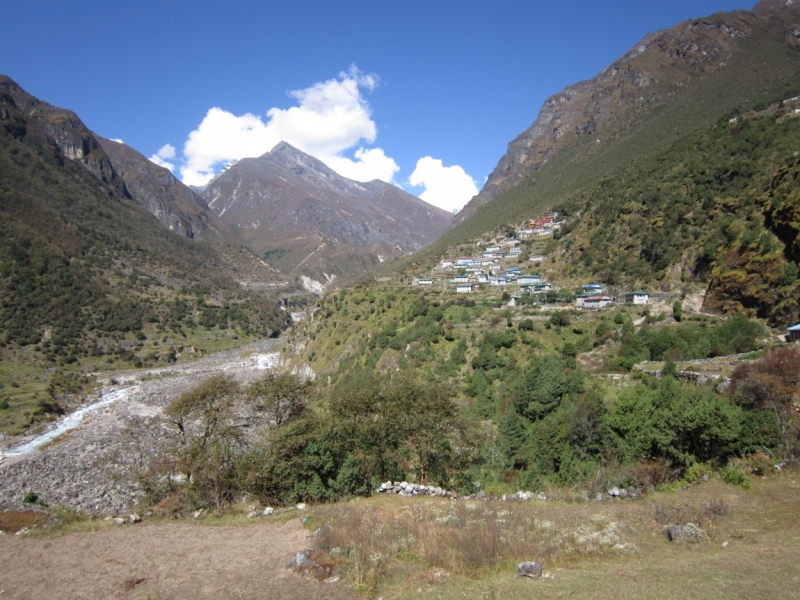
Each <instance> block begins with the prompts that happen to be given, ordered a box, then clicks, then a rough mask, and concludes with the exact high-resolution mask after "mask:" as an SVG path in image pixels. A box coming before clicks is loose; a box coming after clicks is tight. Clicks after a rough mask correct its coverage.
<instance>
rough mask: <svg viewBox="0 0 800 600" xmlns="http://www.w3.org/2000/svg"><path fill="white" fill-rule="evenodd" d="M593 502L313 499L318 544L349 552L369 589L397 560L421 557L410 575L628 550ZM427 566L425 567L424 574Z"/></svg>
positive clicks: (471, 572)
mask: <svg viewBox="0 0 800 600" xmlns="http://www.w3.org/2000/svg"><path fill="white" fill-rule="evenodd" d="M596 509H597V505H591V504H584V505H575V504H562V503H556V502H549V503H545V502H542V501H533V502H531V503H526V504H523V503H511V502H498V501H450V500H444V499H440V498H425V499H423V498H416V499H404V498H400V497H384V498H379V499H373V500H369V501H354V502H350V503H346V504H336V505H328V506H321V507H318V508H317V509H316V510H315V512H314V519H315V523H324V524H325V525H326V526H325V527H323V528H321V529H320V533H319V535H318V536H317V538H318V540H317V543H318V546H319V547H320V548H322V549H323V550H325V551H327V552H329V553H331V554H333V555H337V556H343V557H346V558H348V559H350V573H349V576H350V580H351V583H352V584H353V585H354V587H355V588H356V589H357V590H359V591H366V592H369V591H370V590H373V589H375V588H376V586H377V585H378V584H379V583H380V581H381V580H383V579H385V578H390V577H392V576H393V571H395V569H396V567H397V566H398V564H399V563H403V562H406V563H411V564H415V565H421V566H422V567H423V569H425V570H426V571H423V573H422V574H421V575H420V574H418V575H415V576H412V577H411V580H415V579H419V578H420V577H421V578H422V579H423V580H428V579H430V578H431V577H433V578H435V579H437V580H442V579H443V578H444V577H446V575H445V574H444V573H443V571H444V572H445V573H453V574H457V575H461V576H465V577H470V578H474V577H482V576H486V575H487V574H490V573H492V572H497V571H500V570H507V569H508V568H509V567H510V566H511V565H515V564H516V563H517V562H519V561H521V560H531V559H532V558H533V559H535V560H537V561H539V562H541V563H543V564H545V565H548V564H550V565H552V564H556V563H559V562H561V561H569V560H571V559H572V557H581V556H588V555H602V554H606V553H627V552H635V551H636V550H637V548H636V546H635V545H634V544H632V543H630V542H629V541H626V539H625V537H626V536H625V530H626V528H627V526H626V525H625V524H624V523H623V522H621V521H618V520H614V519H612V518H610V517H609V516H607V515H604V514H602V513H599V512H597V511H596ZM426 572H427V574H426Z"/></svg>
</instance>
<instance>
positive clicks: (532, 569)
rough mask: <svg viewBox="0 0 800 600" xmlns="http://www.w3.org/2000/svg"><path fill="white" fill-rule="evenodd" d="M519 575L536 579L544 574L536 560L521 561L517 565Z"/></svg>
mask: <svg viewBox="0 0 800 600" xmlns="http://www.w3.org/2000/svg"><path fill="white" fill-rule="evenodd" d="M517 576H519V577H530V578H531V579H536V578H537V577H541V576H542V567H541V565H539V563H535V562H521V563H519V565H517Z"/></svg>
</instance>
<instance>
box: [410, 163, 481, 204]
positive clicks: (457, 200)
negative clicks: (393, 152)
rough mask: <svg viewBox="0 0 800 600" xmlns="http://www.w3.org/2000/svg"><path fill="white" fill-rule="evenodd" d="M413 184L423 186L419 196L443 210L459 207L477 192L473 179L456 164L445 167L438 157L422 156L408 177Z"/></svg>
mask: <svg viewBox="0 0 800 600" xmlns="http://www.w3.org/2000/svg"><path fill="white" fill-rule="evenodd" d="M408 183H409V184H410V185H413V186H420V185H421V186H423V187H424V188H425V191H424V192H422V193H421V194H420V195H419V197H420V198H422V199H423V200H425V202H429V203H430V204H433V205H434V206H438V207H439V208H443V209H444V210H450V211H452V210H454V209H460V208H461V207H462V206H464V205H465V204H466V203H467V202H469V200H470V199H471V198H472V197H473V196H474V195H476V194H477V193H478V186H477V185H476V183H475V180H474V179H472V177H470V176H469V175H467V173H466V172H465V171H464V169H462V168H461V167H460V166H458V165H453V166H452V167H445V166H444V165H443V164H442V161H441V160H439V159H438V158H432V157H430V156H424V157H422V158H420V159H419V160H418V161H417V167H416V168H415V169H414V172H413V173H411V176H410V177H409V178H408Z"/></svg>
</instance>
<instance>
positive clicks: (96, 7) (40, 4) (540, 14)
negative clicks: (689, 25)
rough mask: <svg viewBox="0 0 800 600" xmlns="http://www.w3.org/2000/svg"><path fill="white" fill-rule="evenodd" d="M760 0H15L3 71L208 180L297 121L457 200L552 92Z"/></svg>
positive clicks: (325, 141)
mask: <svg viewBox="0 0 800 600" xmlns="http://www.w3.org/2000/svg"><path fill="white" fill-rule="evenodd" d="M753 2H754V0H750V1H748V2H743V1H741V0H738V1H737V0H672V1H670V2H663V1H659V2H656V1H650V0H610V1H608V2H603V3H598V2H596V1H595V2H591V1H584V0H574V1H570V0H565V1H562V2H539V1H533V0H530V1H527V2H525V1H520V0H516V1H510V0H494V1H492V2H488V1H481V2H478V1H470V0H461V1H460V2H456V1H450V0H440V1H435V0H434V1H432V0H427V1H424V2H423V1H416V0H406V1H405V2H396V1H395V2H383V1H375V0H372V1H369V2H366V1H349V2H348V1H345V2H322V1H318V0H314V1H311V0H306V1H303V0H293V1H283V0H280V1H272V2H264V1H263V0H262V1H261V2H250V1H235V0H234V1H229V2H225V3H223V2H208V1H205V0H193V1H192V2H188V1H182V0H180V1H172V2H152V1H149V0H139V1H137V2H130V1H128V0H115V1H108V0H103V1H102V2H100V1H96V0H80V1H75V0H67V1H64V0H61V1H59V2H56V1H50V0H28V1H22V0H11V1H10V3H6V5H5V6H4V9H3V21H4V25H5V26H4V28H3V29H4V34H3V36H2V37H0V72H2V73H5V74H6V75H9V76H10V77H12V78H13V79H14V80H16V81H17V82H18V83H19V84H20V85H21V86H22V87H23V88H25V89H26V90H27V91H28V92H30V93H31V94H33V95H35V96H37V97H39V98H41V99H43V100H46V101H48V102H50V103H51V104H54V105H56V106H61V107H64V108H70V109H72V110H74V111H75V112H76V113H78V115H79V116H80V117H81V118H82V119H83V121H84V122H85V123H86V124H87V125H88V126H89V127H90V128H91V129H92V130H93V131H95V132H96V133H98V134H100V135H103V136H106V137H110V138H117V139H122V140H123V141H124V142H125V143H126V144H128V145H130V146H132V147H133V148H135V149H136V150H138V151H139V152H141V153H142V154H144V155H146V156H148V157H150V156H154V155H156V154H157V153H158V152H159V150H161V156H160V157H156V156H154V160H156V161H161V162H162V163H164V164H168V165H171V166H172V168H173V172H174V173H175V174H176V175H177V176H179V177H182V178H183V179H184V180H186V181H189V182H192V183H199V182H202V181H203V180H205V179H207V178H208V177H210V176H211V174H212V173H214V172H218V171H219V169H220V168H222V167H223V166H224V164H225V163H226V162H228V161H229V160H232V159H235V158H239V157H241V156H244V155H247V153H251V154H252V153H258V154H260V153H262V150H263V151H266V150H268V149H269V148H268V147H267V148H266V149H264V147H263V146H264V145H265V144H266V145H269V146H270V147H271V144H272V143H273V142H274V140H275V139H277V137H281V138H282V139H283V138H286V137H290V138H291V139H288V140H287V141H289V142H290V143H294V144H295V145H297V146H298V147H301V149H303V150H306V151H308V152H310V153H312V154H315V155H316V156H318V157H319V158H321V159H322V160H324V161H325V162H326V163H328V164H329V166H331V167H332V168H334V169H335V170H337V171H339V172H341V173H342V174H345V175H347V176H351V177H353V178H361V179H366V178H372V177H373V176H378V177H381V178H383V179H391V180H392V181H393V182H394V183H397V184H399V185H402V186H403V187H405V188H406V189H407V190H408V191H410V192H412V193H414V194H416V195H420V194H422V196H423V197H425V198H426V199H428V200H429V201H432V202H434V203H437V204H440V205H442V206H444V207H446V208H453V207H456V206H459V205H460V204H463V203H464V202H466V201H467V200H468V199H469V195H471V193H472V192H471V189H474V188H470V180H471V181H472V182H474V184H475V185H476V186H477V188H480V187H481V186H482V185H483V183H484V181H485V178H486V177H487V176H488V175H489V173H490V172H491V171H492V169H493V168H494V166H495V165H496V163H497V161H498V160H499V158H500V157H501V156H502V154H503V153H504V152H505V150H506V145H507V144H508V142H509V141H510V140H511V139H513V138H514V137H516V136H517V135H518V134H519V133H521V132H522V131H523V130H524V129H525V128H527V127H528V126H529V125H530V124H531V123H532V122H533V120H534V119H535V118H536V115H537V114H538V112H539V109H540V107H541V105H542V103H543V102H544V101H545V99H546V98H547V97H548V96H550V95H551V94H554V93H556V92H558V91H559V90H561V89H562V88H564V87H565V86H567V85H569V84H571V83H574V82H576V81H579V80H582V79H587V78H591V77H593V76H594V75H595V74H597V73H598V72H599V71H600V70H602V69H603V68H605V67H606V66H607V65H608V64H609V63H611V62H612V61H613V60H615V59H616V58H618V57H619V56H621V55H622V54H623V53H624V52H625V51H627V50H628V49H629V48H630V47H632V46H633V45H634V44H635V43H636V42H638V41H639V40H640V39H641V38H642V37H643V36H644V35H645V34H646V33H648V32H651V31H655V30H658V29H664V28H666V27H670V26H672V25H674V24H676V23H678V22H679V21H682V20H685V19H688V18H692V17H701V16H706V15H709V14H711V13H714V12H716V11H720V10H725V11H728V10H735V9H739V8H746V9H749V8H751V7H752V4H753ZM293 92H294V93H293ZM214 108H217V109H220V110H219V111H216V112H214V111H212V112H209V111H211V109H214ZM268 111H271V112H270V114H269V115H268V114H267V113H268ZM248 114H249V115H252V117H245V115H248ZM187 142H190V143H189V144H188V146H187ZM167 144H169V146H168V147H165V146H166V145H167ZM173 149H174V151H173ZM187 150H188V153H187ZM421 159H422V160H421ZM411 182H413V183H416V184H418V185H417V186H416V187H415V186H412V185H411ZM426 196H427V197H426Z"/></svg>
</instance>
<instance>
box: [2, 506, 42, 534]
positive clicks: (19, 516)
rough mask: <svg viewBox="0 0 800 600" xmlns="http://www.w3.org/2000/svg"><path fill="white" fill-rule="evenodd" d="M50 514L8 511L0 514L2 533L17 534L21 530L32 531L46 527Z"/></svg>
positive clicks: (37, 511) (33, 511)
mask: <svg viewBox="0 0 800 600" xmlns="http://www.w3.org/2000/svg"><path fill="white" fill-rule="evenodd" d="M49 516H50V513H46V512H42V511H39V510H7V511H3V512H0V531H4V532H6V533H17V532H18V531H19V530H21V529H30V528H33V527H38V526H41V525H44V523H45V522H46V521H47V519H48V517H49Z"/></svg>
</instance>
